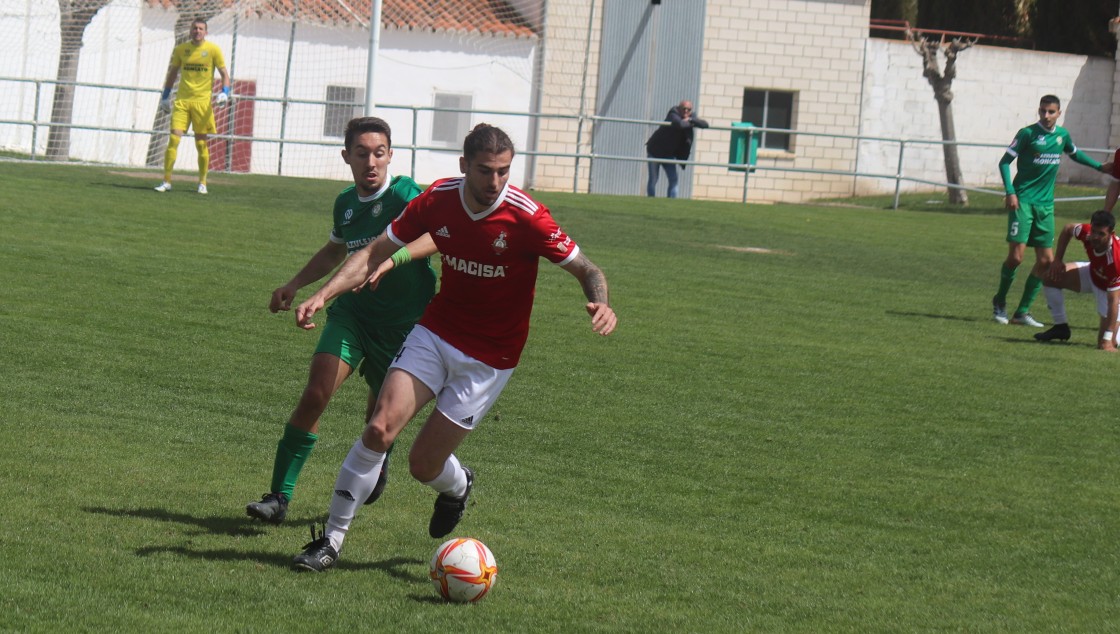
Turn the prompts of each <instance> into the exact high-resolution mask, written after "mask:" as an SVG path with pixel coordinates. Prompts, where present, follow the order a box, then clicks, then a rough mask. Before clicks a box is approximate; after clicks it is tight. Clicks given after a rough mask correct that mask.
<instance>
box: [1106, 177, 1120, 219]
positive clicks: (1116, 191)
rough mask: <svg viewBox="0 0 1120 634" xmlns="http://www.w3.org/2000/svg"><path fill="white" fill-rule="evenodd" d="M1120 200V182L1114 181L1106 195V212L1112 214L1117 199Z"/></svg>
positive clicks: (1109, 185)
mask: <svg viewBox="0 0 1120 634" xmlns="http://www.w3.org/2000/svg"><path fill="white" fill-rule="evenodd" d="M1117 198H1120V180H1113V181H1112V182H1111V183H1109V184H1108V192H1107V193H1106V194H1105V195H1104V210H1105V211H1108V212H1111V211H1112V208H1113V207H1115V206H1116V199H1117Z"/></svg>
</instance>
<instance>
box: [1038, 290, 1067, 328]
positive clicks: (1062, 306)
mask: <svg viewBox="0 0 1120 634" xmlns="http://www.w3.org/2000/svg"><path fill="white" fill-rule="evenodd" d="M1042 292H1043V293H1044V294H1045V295H1046V306H1047V308H1049V309H1050V314H1051V315H1052V316H1053V317H1054V323H1055V324H1068V323H1069V318H1068V317H1066V297H1065V295H1063V294H1062V289H1060V288H1054V287H1053V286H1043V287H1042Z"/></svg>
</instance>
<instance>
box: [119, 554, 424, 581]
mask: <svg viewBox="0 0 1120 634" xmlns="http://www.w3.org/2000/svg"><path fill="white" fill-rule="evenodd" d="M136 554H137V555H139V556H141V557H149V556H151V555H160V554H169V555H178V556H180V557H190V558H192V559H203V560H206V561H226V562H230V561H246V562H253V563H258V564H261V565H265V566H275V567H277V568H290V567H291V565H292V557H294V556H295V555H296V554H297V553H296V551H295V550H293V551H292V553H291V554H287V553H275V552H265V551H260V550H258V551H250V550H235V549H232V548H219V549H211V550H195V549H192V548H188V547H186V546H149V547H146V548H141V549H139V550H137V551H136ZM424 565H426V562H424V561H421V560H419V559H409V558H407V557H391V558H389V559H382V560H380V561H354V560H348V559H339V560H338V563H337V564H335V567H334V568H332V569H331V570H330V572H332V573H333V572H339V573H345V572H347V571H351V572H368V571H370V570H377V571H379V572H383V573H385V574H386V575H388V576H390V577H392V578H394V579H399V580H401V581H407V582H409V583H423V582H426V581H427V580H428V576H427V575H421V574H416V573H412V572H409V568H410V567H416V566H424ZM293 574H296V573H295V572H294V571H293ZM309 574H314V573H309Z"/></svg>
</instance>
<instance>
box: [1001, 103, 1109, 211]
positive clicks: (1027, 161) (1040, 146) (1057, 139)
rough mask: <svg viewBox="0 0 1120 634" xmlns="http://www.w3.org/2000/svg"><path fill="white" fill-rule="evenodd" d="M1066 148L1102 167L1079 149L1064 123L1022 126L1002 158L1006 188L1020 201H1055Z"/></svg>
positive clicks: (1081, 159)
mask: <svg viewBox="0 0 1120 634" xmlns="http://www.w3.org/2000/svg"><path fill="white" fill-rule="evenodd" d="M1063 152H1064V153H1066V154H1069V155H1070V157H1071V158H1072V159H1073V160H1075V161H1077V162H1078V163H1081V164H1083V165H1088V166H1089V167H1092V168H1094V169H1100V163H1098V162H1096V161H1094V160H1093V159H1092V158H1090V157H1088V156H1087V155H1085V153H1084V152H1081V151H1080V150H1078V149H1077V146H1076V145H1074V144H1073V139H1071V138H1070V136H1069V132H1066V129H1065V128H1063V127H1062V126H1060V125H1056V126H1054V129H1053V130H1047V129H1046V128H1044V127H1042V125H1041V124H1038V123H1035V124H1034V125H1030V126H1027V127H1025V128H1023V129H1022V130H1019V132H1018V133H1017V134H1016V135H1015V140H1014V141H1012V142H1011V145H1010V146H1008V148H1007V152H1006V153H1005V154H1004V155H1003V159H1001V160H1000V162H999V163H1000V173H1001V174H1002V176H1003V185H1004V190H1005V191H1006V192H1007V193H1008V194H1015V195H1016V196H1018V197H1019V202H1020V203H1030V204H1044V205H1045V204H1052V203H1053V202H1054V183H1055V182H1056V181H1057V179H1058V166H1059V165H1060V164H1061V162H1062V153H1063ZM1012 161H1015V180H1014V181H1012V180H1011V178H1010V176H1011V169H1010V167H1009V166H1010V164H1011V162H1012Z"/></svg>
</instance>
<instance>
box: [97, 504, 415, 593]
mask: <svg viewBox="0 0 1120 634" xmlns="http://www.w3.org/2000/svg"><path fill="white" fill-rule="evenodd" d="M83 510H84V511H86V512H87V513H99V514H103V515H112V516H114V517H127V518H139V519H154V520H159V521H161V522H173V523H176V524H183V525H186V526H195V527H198V528H202V529H204V530H205V531H206V532H207V533H210V534H213V535H226V536H229V537H259V536H261V535H266V534H267V533H268V532H267V531H265V530H263V529H262V528H259V527H258V525H257V524H254V523H253V522H252V520H249V519H248V518H239V517H238V518H233V517H223V516H218V517H194V516H192V515H187V514H185V513H172V512H170V511H166V510H164V509H158V508H140V509H111V508H105V507H87V508H85V509H83ZM304 539H306V537H304ZM188 543H189V542H188ZM302 545H303V544H302V542H300V543H298V544H294V545H293V550H292V552H291V553H290V554H287V553H275V552H265V551H259V550H258V551H248V550H236V549H232V548H221V549H210V550H198V549H193V548H189V547H187V546H148V547H145V548H140V549H138V550H137V551H136V554H137V555H139V556H140V557H148V556H150V555H158V554H171V555H179V556H181V557H191V558H195V559H205V560H207V561H249V562H256V563H258V564H262V565H266V566H278V567H281V568H288V567H289V566H291V565H292V557H294V556H295V554H296V552H298V551H297V549H298V548H299V547H300V546H302ZM426 565H427V562H426V561H424V560H421V559H410V558H406V557H393V558H390V559H383V560H381V561H371V562H359V561H353V560H346V559H340V560H339V562H338V564H337V569H338V570H341V571H344V572H345V571H347V570H355V571H366V570H378V571H381V572H384V573H385V574H387V575H388V576H390V577H393V578H395V579H401V580H404V581H409V582H416V583H420V582H424V581H427V579H428V577H427V575H419V574H414V573H411V572H409V570H408V568H409V567H415V566H426Z"/></svg>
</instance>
